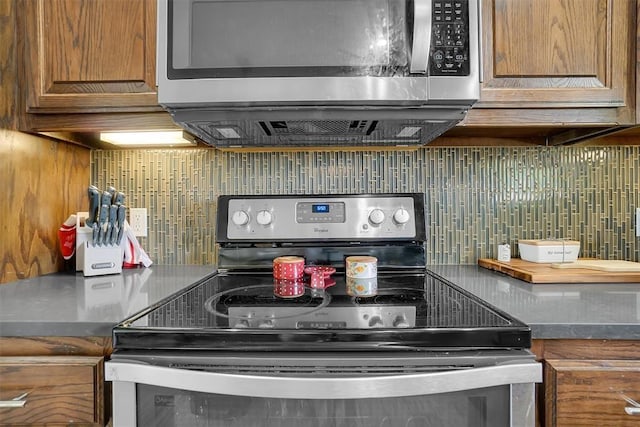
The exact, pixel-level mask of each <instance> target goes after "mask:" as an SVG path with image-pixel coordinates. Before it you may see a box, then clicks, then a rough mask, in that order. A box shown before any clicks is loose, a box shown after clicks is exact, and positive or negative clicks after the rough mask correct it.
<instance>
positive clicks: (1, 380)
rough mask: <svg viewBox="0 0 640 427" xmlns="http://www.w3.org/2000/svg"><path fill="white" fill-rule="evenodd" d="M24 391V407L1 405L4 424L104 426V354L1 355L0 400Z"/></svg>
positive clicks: (0, 417) (0, 421) (8, 399)
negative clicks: (87, 355)
mask: <svg viewBox="0 0 640 427" xmlns="http://www.w3.org/2000/svg"><path fill="white" fill-rule="evenodd" d="M23 393H27V395H26V396H25V397H24V400H25V401H26V403H25V405H24V406H23V407H21V408H2V407H0V426H4V425H45V424H46V425H47V426H68V425H74V424H78V425H83V426H104V424H105V420H104V401H105V399H104V358H103V357H80V356H53V357H51V356H37V357H0V400H2V401H10V400H12V399H14V398H16V397H18V396H20V395H22V394H23Z"/></svg>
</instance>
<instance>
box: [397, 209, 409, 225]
mask: <svg viewBox="0 0 640 427" xmlns="http://www.w3.org/2000/svg"><path fill="white" fill-rule="evenodd" d="M410 218H411V217H410V216H409V211H408V210H406V209H404V208H400V209H398V210H397V211H396V212H395V213H394V214H393V220H394V221H395V222H396V224H406V223H407V222H409V219H410Z"/></svg>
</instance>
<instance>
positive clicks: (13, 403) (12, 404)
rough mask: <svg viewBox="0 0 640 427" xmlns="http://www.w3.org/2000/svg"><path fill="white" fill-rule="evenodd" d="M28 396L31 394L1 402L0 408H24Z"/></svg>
mask: <svg viewBox="0 0 640 427" xmlns="http://www.w3.org/2000/svg"><path fill="white" fill-rule="evenodd" d="M27 394H29V393H28V392H27V393H22V394H21V395H20V396H17V397H14V398H13V399H11V400H0V408H22V407H23V406H24V405H25V403H27V401H26V400H24V398H25V397H27Z"/></svg>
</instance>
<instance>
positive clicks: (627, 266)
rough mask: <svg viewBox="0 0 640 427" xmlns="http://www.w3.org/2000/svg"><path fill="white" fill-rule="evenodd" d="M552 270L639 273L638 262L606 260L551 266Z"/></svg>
mask: <svg viewBox="0 0 640 427" xmlns="http://www.w3.org/2000/svg"><path fill="white" fill-rule="evenodd" d="M551 267H553V268H587V269H589V270H600V271H609V272H611V271H616V272H640V262H632V261H619V260H608V259H579V260H577V261H575V262H565V263H557V264H551Z"/></svg>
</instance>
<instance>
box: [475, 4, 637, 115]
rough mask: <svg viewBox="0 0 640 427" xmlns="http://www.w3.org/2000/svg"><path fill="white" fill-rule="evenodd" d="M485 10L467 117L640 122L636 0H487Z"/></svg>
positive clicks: (482, 12)
mask: <svg viewBox="0 0 640 427" xmlns="http://www.w3.org/2000/svg"><path fill="white" fill-rule="evenodd" d="M481 16H482V18H481V19H482V29H483V32H482V49H483V83H482V86H481V94H480V102H479V103H478V104H477V105H476V108H475V109H474V110H472V112H471V114H470V117H469V118H468V120H467V124H497V125H501V124H504V125H513V124H553V125H564V124H569V125H573V124H584V125H588V124H633V123H634V122H635V101H634V97H635V85H634V81H635V72H636V71H635V67H636V61H635V58H636V51H635V37H636V31H635V29H636V1H635V0H518V1H513V0H485V1H483V2H482V11H481ZM483 108H485V109H499V110H482V109H483Z"/></svg>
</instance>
